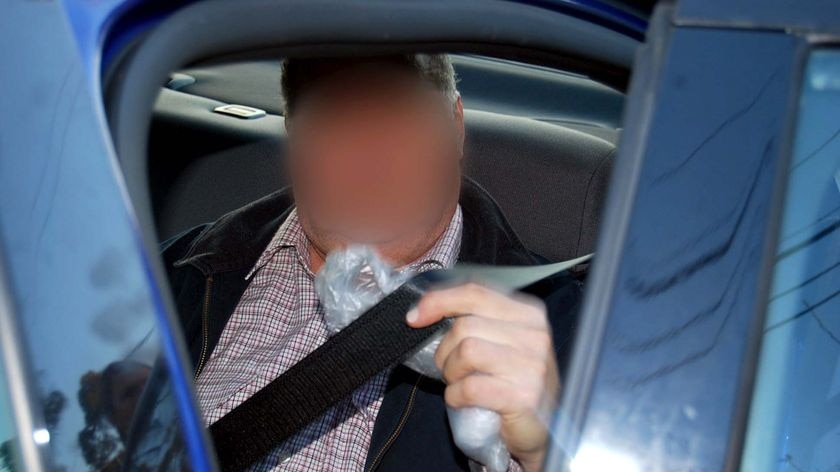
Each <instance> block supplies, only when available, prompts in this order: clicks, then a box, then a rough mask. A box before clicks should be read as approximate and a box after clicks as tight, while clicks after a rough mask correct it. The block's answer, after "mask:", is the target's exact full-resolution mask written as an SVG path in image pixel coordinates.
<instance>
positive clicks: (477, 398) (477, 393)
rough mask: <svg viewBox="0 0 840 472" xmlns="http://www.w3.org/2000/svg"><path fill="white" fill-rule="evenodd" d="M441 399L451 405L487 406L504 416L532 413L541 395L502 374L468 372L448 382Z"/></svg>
mask: <svg viewBox="0 0 840 472" xmlns="http://www.w3.org/2000/svg"><path fill="white" fill-rule="evenodd" d="M444 399H445V400H446V404H447V405H449V406H451V407H453V408H463V407H480V408H487V409H488V410H493V411H495V412H497V413H499V414H500V415H503V416H504V415H522V414H523V413H535V412H536V411H537V408H538V406H539V403H540V395H539V394H538V393H536V392H535V391H534V390H533V389H524V388H521V387H519V386H517V385H516V384H515V383H513V382H510V381H508V380H507V379H504V378H502V377H496V376H492V375H483V374H473V375H468V376H466V377H464V378H463V379H461V380H460V381H458V382H455V383H453V384H450V385H448V386H447V387H446V390H445V391H444Z"/></svg>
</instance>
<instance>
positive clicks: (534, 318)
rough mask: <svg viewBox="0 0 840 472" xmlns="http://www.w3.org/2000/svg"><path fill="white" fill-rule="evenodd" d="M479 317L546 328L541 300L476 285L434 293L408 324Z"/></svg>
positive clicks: (410, 318) (427, 294)
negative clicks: (448, 317)
mask: <svg viewBox="0 0 840 472" xmlns="http://www.w3.org/2000/svg"><path fill="white" fill-rule="evenodd" d="M466 314H472V315H478V316H482V317H486V318H494V319H499V320H508V321H520V322H522V323H528V324H534V325H545V324H546V319H545V306H544V305H543V303H542V301H540V300H539V299H537V298H534V297H530V296H525V295H523V294H510V295H505V294H502V293H499V292H497V291H495V290H492V289H490V288H487V287H484V286H482V285H479V284H476V283H468V284H465V285H459V286H457V287H452V288H447V289H440V290H432V291H430V292H428V293H426V294H425V295H424V296H423V298H422V299H421V300H420V302H419V303H418V304H417V307H416V308H415V309H414V310H412V311H411V312H409V314H408V315H407V316H406V321H407V322H408V324H409V325H411V326H414V327H423V326H428V325H430V324H433V323H436V322H437V321H439V320H441V319H442V318H445V317H447V316H459V315H466Z"/></svg>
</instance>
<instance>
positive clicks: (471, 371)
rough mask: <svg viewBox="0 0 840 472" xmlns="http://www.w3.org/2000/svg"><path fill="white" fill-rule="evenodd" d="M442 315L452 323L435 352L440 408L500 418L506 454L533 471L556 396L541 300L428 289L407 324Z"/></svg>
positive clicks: (475, 289) (481, 290)
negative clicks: (441, 383) (442, 388)
mask: <svg viewBox="0 0 840 472" xmlns="http://www.w3.org/2000/svg"><path fill="white" fill-rule="evenodd" d="M444 317H456V318H455V320H454V321H453V324H452V328H451V329H450V331H449V332H448V333H447V334H446V336H445V337H444V338H443V340H442V341H441V343H440V346H439V347H438V350H437V352H436V353H435V363H436V364H437V366H438V368H439V369H440V370H441V372H443V377H444V379H445V380H446V383H447V387H446V392H445V399H446V403H447V404H448V405H450V406H452V407H456V408H458V407H465V406H477V407H483V408H487V409H489V410H493V411H495V412H497V413H499V415H500V416H501V418H502V431H501V433H502V438H503V439H504V441H505V444H506V445H507V447H508V450H509V451H510V453H511V455H513V457H515V458H516V459H517V461H518V462H519V463H520V464H521V465H522V466H523V468H524V469H525V470H527V471H536V470H539V468H540V467H541V466H542V462H543V459H544V458H545V453H546V450H547V445H548V431H547V428H546V425H545V424H544V419H545V418H546V415H545V413H546V412H549V411H552V410H553V408H554V406H555V402H556V398H557V394H558V392H559V390H560V383H559V375H558V372H557V364H556V361H555V358H554V348H553V344H552V339H551V331H550V328H549V325H548V319H547V316H546V310H545V306H544V305H543V303H542V301H540V300H538V299H536V298H530V297H527V296H525V295H521V294H516V295H503V294H501V293H499V292H496V291H494V290H491V289H489V288H487V287H483V286H481V285H478V284H474V283H470V284H466V285H461V286H458V287H454V288H447V289H441V290H434V291H430V292H429V293H427V294H426V295H425V296H424V297H423V298H422V299H421V300H420V303H419V304H418V305H417V308H415V309H414V310H411V311H410V312H409V313H408V315H407V316H406V319H407V322H408V324H409V325H411V326H413V327H416V328H419V327H423V326H428V325H430V324H433V323H435V322H437V321H438V320H440V319H442V318H444Z"/></svg>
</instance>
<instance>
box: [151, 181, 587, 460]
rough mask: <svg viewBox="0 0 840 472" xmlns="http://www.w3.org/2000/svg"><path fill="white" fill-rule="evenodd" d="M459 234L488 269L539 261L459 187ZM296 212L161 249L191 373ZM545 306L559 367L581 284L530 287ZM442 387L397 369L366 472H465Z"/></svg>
mask: <svg viewBox="0 0 840 472" xmlns="http://www.w3.org/2000/svg"><path fill="white" fill-rule="evenodd" d="M460 204H461V209H462V211H463V237H462V242H461V251H460V253H459V255H458V260H459V261H461V262H473V263H481V264H492V265H534V264H539V263H543V262H545V260H543V259H542V258H540V257H538V256H536V255H534V254H532V253H530V252H529V251H528V250H527V249H526V248H525V247H524V246H523V245H522V243H521V242H520V240H519V238H518V237H517V236H516V235H515V234H514V232H513V230H512V229H511V227H510V225H509V224H508V222H507V221H506V220H505V218H504V216H503V215H502V213H501V211H500V209H499V208H498V206H497V205H496V203H495V202H494V201H493V199H492V198H491V197H490V196H489V195H488V194H487V193H486V192H485V191H484V190H483V189H482V188H481V187H479V186H478V185H477V184H476V183H474V182H472V181H470V180H466V179H465V180H464V183H463V186H462V190H461V196H460ZM292 208H293V201H292V198H291V195H290V193H289V192H288V191H285V190H281V191H278V192H275V193H273V194H271V195H268V196H266V197H264V198H262V199H260V200H258V201H256V202H253V203H251V204H249V205H247V206H245V207H243V208H241V209H239V210H236V211H234V212H232V213H229V214H227V215H225V216H223V217H222V218H221V219H219V220H218V221H216V222H215V223H211V224H207V225H203V226H200V227H197V228H194V229H192V230H189V231H187V232H186V233H183V234H181V235H179V236H177V237H175V238H173V239H171V240H170V241H168V242H167V243H165V244H164V250H163V258H164V262H165V265H166V269H167V272H168V276H169V280H170V284H171V286H172V293H173V295H174V299H175V303H176V306H177V308H178V313H179V320H180V323H181V326H182V329H183V333H184V336H185V339H186V345H187V348H188V351H189V355H190V360H191V361H192V364H193V366H194V368H195V372H196V376H197V375H198V373H200V372H201V369H202V368H203V366H204V363H205V362H206V361H207V359H209V357H210V354H211V353H212V352H213V349H214V348H215V346H216V344H217V343H218V341H219V337H220V336H221V333H222V330H223V329H224V327H225V324H227V322H228V319H229V318H230V316H231V314H232V313H233V310H234V308H235V307H236V305H237V302H238V301H239V299H240V297H241V296H242V294H243V293H244V291H245V289H246V287H247V285H248V281H247V280H245V275H246V274H247V273H248V271H249V270H250V269H251V268H252V267H253V266H254V264H255V263H256V261H257V259H258V258H259V256H260V254H261V253H262V252H263V250H264V249H265V248H266V246H267V245H268V243H269V242H270V240H271V238H272V237H273V235H274V233H275V232H276V231H277V229H278V228H279V226H280V225H281V223H282V222H283V221H284V220H285V218H286V216H287V215H288V214H289V212H290V211H291V209H292ZM528 291H530V292H533V293H535V294H537V295H539V296H540V297H542V298H543V299H544V300H545V301H546V304H547V306H548V309H549V317H550V319H551V322H552V328H553V331H554V336H555V338H554V339H555V345H556V348H557V354H558V360H559V365H561V366H565V364H566V356H567V354H568V349H569V344H570V340H571V339H572V329H573V326H574V322H575V318H576V314H577V310H578V307H579V304H580V299H581V287H580V284H579V283H578V282H577V281H576V280H575V279H574V278H573V277H571V276H570V275H568V274H560V275H557V276H555V277H553V278H551V279H549V280H546V281H543V282H540V283H538V284H536V285H534V286H532V287H530V288H529V289H528ZM443 390H444V385H443V384H441V383H439V382H437V381H434V380H432V379H429V378H426V377H423V376H420V375H419V374H416V373H414V372H413V371H410V370H409V369H407V368H405V367H398V368H396V369H394V371H393V373H392V375H391V377H390V380H389V383H388V386H387V389H386V393H385V397H384V400H383V402H382V406H381V409H380V411H379V414H378V416H377V418H376V424H375V427H374V432H373V437H372V440H371V445H370V449H369V451H368V457H367V469H368V470H373V469H375V470H378V471H401V472H410V471H414V470H417V471H421V470H422V471H427V470H447V471H448V470H469V469H468V462H467V459H466V457H465V456H464V455H463V454H462V453H461V452H460V451H459V450H458V449H457V448H456V447H455V445H454V443H453V442H452V436H451V433H450V431H449V424H448V421H447V418H446V409H445V405H444V401H443Z"/></svg>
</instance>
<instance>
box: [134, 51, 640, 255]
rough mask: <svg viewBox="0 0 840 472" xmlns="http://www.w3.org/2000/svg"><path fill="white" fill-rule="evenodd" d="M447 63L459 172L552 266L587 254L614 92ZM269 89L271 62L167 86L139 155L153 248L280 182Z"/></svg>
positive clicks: (471, 62) (606, 160)
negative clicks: (460, 137) (462, 131)
mask: <svg viewBox="0 0 840 472" xmlns="http://www.w3.org/2000/svg"><path fill="white" fill-rule="evenodd" d="M453 63H454V66H455V69H456V74H457V76H458V79H459V82H458V87H459V92H460V93H461V96H462V98H463V100H464V106H465V121H466V127H467V134H466V146H465V147H466V151H465V162H464V170H465V174H466V175H467V176H468V177H469V178H471V179H473V180H475V181H476V182H478V183H479V184H480V185H481V186H482V187H483V188H484V189H486V190H487V192H489V194H490V195H491V196H492V197H493V198H494V199H495V200H496V201H497V203H498V204H499V206H500V207H501V208H502V210H503V212H504V214H505V216H506V217H507V218H508V220H509V221H510V223H511V225H512V226H513V228H514V229H515V230H516V231H517V233H518V235H519V237H520V238H521V239H522V240H523V242H524V243H525V245H526V246H527V247H528V248H529V249H530V250H531V251H533V252H536V253H537V254H539V255H541V256H543V257H545V258H547V259H549V260H551V261H562V260H568V259H572V258H575V257H578V256H581V255H585V254H588V253H590V252H592V251H593V249H594V244H595V235H596V230H597V226H598V219H599V216H600V213H601V207H602V205H603V201H604V197H605V193H606V188H607V183H608V180H609V175H610V170H611V168H612V160H613V157H614V154H615V146H616V142H617V140H618V136H619V134H620V131H621V130H620V119H621V112H622V103H623V94H622V93H621V92H620V91H618V90H616V89H614V88H612V87H609V86H607V85H604V84H601V83H599V82H597V81H595V80H592V79H591V78H588V77H586V76H582V75H579V74H574V73H571V72H566V71H562V70H556V69H550V68H547V67H541V66H534V65H528V64H525V63H521V62H515V61H510V60H505V59H496V58H492V57H487V56H478V55H470V54H457V55H453ZM279 83H280V59H279V58H269V59H248V60H236V61H221V62H220V61H209V62H206V63H201V64H196V65H194V66H191V67H189V68H185V69H182V70H179V71H177V72H175V73H173V74H172V75H171V76H170V80H169V81H168V82H167V84H166V85H165V86H164V87H162V89H161V91H160V95H159V96H158V98H157V101H156V102H155V105H154V112H153V118H152V123H151V128H150V134H149V146H148V149H149V156H148V162H149V186H150V197H151V200H152V208H153V212H154V217H155V223H156V226H157V232H158V238H159V240H165V239H167V238H169V237H172V236H173V235H176V234H178V233H180V232H182V231H184V230H187V229H189V228H191V227H193V226H195V225H198V224H202V223H206V222H210V221H214V220H216V219H217V218H219V217H220V216H222V215H223V214H224V213H226V212H228V211H232V210H234V209H236V208H239V207H241V206H243V205H245V204H247V203H249V202H251V201H254V200H256V199H258V198H260V197H262V196H264V195H267V194H269V193H271V192H273V191H275V190H277V189H280V188H282V187H283V186H285V185H286V184H287V181H286V176H285V175H284V174H285V173H284V171H283V162H282V161H283V158H284V139H285V132H284V126H283V116H282V109H283V106H282V105H283V104H282V103H281V98H280V93H279ZM231 107H233V108H234V111H235V112H236V111H242V110H245V111H246V112H247V113H249V114H250V115H249V116H247V117H246V116H242V114H241V113H230V112H228V111H227V110H229V109H230V108H231Z"/></svg>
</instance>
